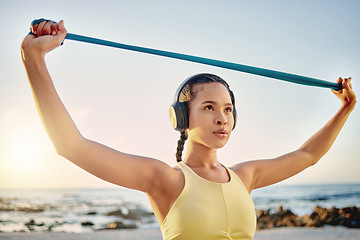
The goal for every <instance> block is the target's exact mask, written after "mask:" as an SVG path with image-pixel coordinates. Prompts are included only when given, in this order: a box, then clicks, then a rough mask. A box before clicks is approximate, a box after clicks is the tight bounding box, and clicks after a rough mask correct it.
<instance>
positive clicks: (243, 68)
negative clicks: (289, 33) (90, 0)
mask: <svg viewBox="0 0 360 240" xmlns="http://www.w3.org/2000/svg"><path fill="white" fill-rule="evenodd" d="M44 20H45V19H38V20H34V21H33V22H32V23H31V25H35V24H38V23H40V22H41V21H44ZM65 39H69V40H74V41H80V42H87V43H93V44H98V45H103V46H109V47H115V48H121V49H126V50H131V51H137V52H142V53H149V54H154V55H159V56H164V57H169V58H175V59H180V60H185V61H190V62H196V63H202V64H206V65H211V66H216V67H221V68H226V69H231V70H235V71H240V72H246V73H250V74H255V75H259V76H264V77H269V78H274V79H279V80H283V81H287V82H292V83H297V84H302V85H308V86H315V87H324V88H331V89H334V90H336V91H337V90H340V89H342V85H341V84H340V83H333V82H328V81H324V80H320V79H316V78H310V77H304V76H300V75H295V74H291V73H284V72H279V71H274V70H269V69H264V68H258V67H252V66H247V65H242V64H237V63H231V62H225V61H220V60H214V59H209V58H203V57H196V56H191V55H186V54H181V53H174V52H168V51H162V50H157V49H151V48H144V47H138V46H132V45H127V44H122V43H116V42H111V41H107V40H101V39H97V38H92V37H86V36H81V35H77V34H72V33H68V34H67V35H66V37H65Z"/></svg>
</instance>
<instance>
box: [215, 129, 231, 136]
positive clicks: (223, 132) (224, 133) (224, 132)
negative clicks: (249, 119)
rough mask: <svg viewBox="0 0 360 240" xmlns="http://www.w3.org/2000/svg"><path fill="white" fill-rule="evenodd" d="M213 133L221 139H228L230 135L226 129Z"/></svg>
mask: <svg viewBox="0 0 360 240" xmlns="http://www.w3.org/2000/svg"><path fill="white" fill-rule="evenodd" d="M213 133H214V134H215V136H217V137H219V138H226V137H227V136H228V135H229V133H228V132H227V131H226V130H225V129H219V130H217V131H215V132H213Z"/></svg>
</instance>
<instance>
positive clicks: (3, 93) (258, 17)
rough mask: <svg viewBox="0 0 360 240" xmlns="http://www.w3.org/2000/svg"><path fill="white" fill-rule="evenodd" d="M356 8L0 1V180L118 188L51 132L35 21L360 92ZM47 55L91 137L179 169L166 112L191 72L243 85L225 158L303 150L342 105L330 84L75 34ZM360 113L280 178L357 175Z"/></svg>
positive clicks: (351, 178) (344, 4)
mask: <svg viewBox="0 0 360 240" xmlns="http://www.w3.org/2000/svg"><path fill="white" fill-rule="evenodd" d="M359 12H360V2H359V1H356V0H352V1H351V0H315V1H312V0H311V1H310V0H305V1H286V0H274V1H267V0H260V1H240V0H237V1H235V0H234V1H215V0H208V1H193V0H191V1H190V0H182V1H156V0H154V1H145V0H142V1H124V0H122V1H106V0H103V1H91V0H87V1H67V0H63V1H50V2H49V1H42V0H38V1H10V0H3V1H1V2H0V22H2V34H1V38H0V43H1V44H0V50H1V55H0V188H5V189H8V188H111V187H115V186H114V185H112V184H110V183H107V182H104V181H103V180H100V179H98V178H96V177H94V176H92V175H90V174H89V173H87V172H85V171H84V170H82V169H80V168H78V167H77V166H75V165H73V164H72V163H70V162H69V161H67V160H66V159H64V158H62V157H60V156H58V155H57V154H56V152H55V150H54V147H53V146H52V144H51V142H50V140H49V138H48V136H47V135H46V133H45V130H44V128H43V126H42V124H41V121H40V119H39V116H38V114H37V111H36V107H35V104H34V101H33V97H32V94H31V90H30V86H29V84H28V80H27V77H26V73H25V70H24V67H23V64H22V62H21V58H20V45H21V42H22V39H23V37H24V36H25V35H26V34H27V33H28V29H29V24H30V22H31V21H32V20H33V19H37V18H41V17H44V18H48V19H53V20H55V21H59V20H61V19H63V20H64V22H65V27H66V28H67V30H68V32H69V33H75V34H80V35H85V36H92V37H96V38H101V39H106V40H111V41H115V42H120V43H125V44H130V45H135V46H143V47H149V48H155V49H161V50H167V51H174V52H178V53H184V54H190V55H195V56H202V57H207V58H213V59H219V60H224V61H229V62H235V63H240V64H245V65H250V66H257V67H261V68H267V69H273V70H278V71H283V72H289V73H294V74H298V75H303V76H308V77H313V78H319V79H323V80H326V81H331V82H335V81H336V79H337V78H338V77H350V76H351V77H352V79H353V80H352V84H353V89H354V91H355V92H356V93H357V94H358V95H360V68H359V66H360V47H359V42H360V16H359ZM46 62H47V67H48V70H49V72H50V74H51V76H52V78H53V81H54V84H55V86H56V89H57V91H58V93H59V95H60V97H61V99H62V101H63V103H64V104H65V106H66V107H67V109H68V111H69V113H70V114H71V116H72V117H73V119H74V121H75V123H76V124H77V126H78V128H79V129H80V131H81V133H82V134H83V135H84V137H86V138H89V139H91V140H94V141H97V142H100V143H102V144H105V145H107V146H110V147H112V148H115V149H117V150H119V151H123V152H127V153H131V154H137V155H142V156H149V157H153V158H157V159H160V160H162V161H164V162H166V163H168V164H169V165H171V166H173V165H176V160H175V150H176V144H177V140H178V138H179V133H178V132H176V131H174V130H173V129H172V128H171V125H170V122H169V117H168V108H169V106H170V105H171V103H172V101H173V97H174V94H175V91H176V89H177V87H178V86H179V84H180V83H181V82H182V81H183V80H184V79H186V78H187V77H188V76H191V75H193V74H196V73H201V72H209V73H213V74H216V75H219V76H221V77H223V78H224V79H225V80H226V81H227V82H228V83H229V84H230V86H231V89H232V90H233V91H234V93H235V98H236V108H237V112H238V122H237V127H236V128H235V130H234V132H233V133H232V135H231V137H230V140H229V142H228V144H227V145H226V146H225V147H224V148H223V149H220V150H219V151H218V158H219V161H220V162H222V163H223V164H225V165H227V166H231V165H233V164H236V163H239V162H243V161H247V160H254V159H268V158H273V157H277V156H279V155H282V154H285V153H288V152H290V151H294V150H296V149H297V148H298V147H300V146H301V145H302V144H303V143H304V142H305V141H306V140H307V139H308V138H309V137H311V136H312V135H313V134H314V133H315V132H316V131H318V130H319V129H320V128H321V127H322V126H323V125H324V124H325V123H326V122H327V121H328V120H329V119H330V118H331V117H332V116H333V115H334V114H335V113H336V112H337V111H338V109H339V107H340V101H339V100H338V99H337V98H336V97H335V96H334V95H333V94H332V93H331V91H330V90H329V89H327V88H318V87H308V86H302V85H297V84H292V83H287V82H283V81H279V80H274V79H270V78H266V77H260V76H255V75H250V74H246V73H241V72H236V71H232V70H226V69H221V68H216V67H211V66H206V65H201V64H197V63H190V62H185V61H181V60H175V59H169V58H164V57H159V56H153V55H149V54H143V53H137V52H131V51H126V50H120V49H115V48H109V47H103V46H97V45H92V44H86V43H80V42H74V41H71V40H65V42H64V44H63V46H61V47H59V48H57V49H55V50H54V51H52V52H50V53H49V54H48V55H47V56H46ZM359 109H360V108H359V106H357V107H356V108H355V110H354V111H353V112H352V113H351V115H350V118H349V120H348V121H347V123H346V124H345V126H344V128H343V129H342V131H341V133H340V135H339V137H338V138H337V140H336V141H335V143H334V145H333V147H332V148H331V149H330V151H329V152H328V153H327V154H326V155H325V156H324V157H323V159H322V160H321V161H320V162H319V163H318V164H317V165H315V166H313V167H311V168H309V169H307V170H305V171H304V172H302V173H300V174H298V175H296V176H295V177H292V178H290V179H288V180H286V181H284V182H283V183H282V184H314V183H348V182H360V174H359V172H360V157H359V156H360V124H359V123H360V110H359ZM103 161H106V159H104V160H103ZM274 174H276V173H274Z"/></svg>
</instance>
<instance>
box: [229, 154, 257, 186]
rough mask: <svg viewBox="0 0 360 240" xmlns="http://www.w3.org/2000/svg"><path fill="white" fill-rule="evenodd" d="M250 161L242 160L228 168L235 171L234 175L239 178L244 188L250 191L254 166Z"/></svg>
mask: <svg viewBox="0 0 360 240" xmlns="http://www.w3.org/2000/svg"><path fill="white" fill-rule="evenodd" d="M251 163H252V162H251V161H250V162H242V163H238V164H235V165H233V166H231V167H229V169H231V170H232V171H233V172H235V173H236V175H237V176H238V177H239V178H240V179H241V181H242V182H243V184H244V185H245V187H246V189H247V190H248V191H249V192H251V190H252V189H253V186H252V185H253V178H254V167H253V164H251Z"/></svg>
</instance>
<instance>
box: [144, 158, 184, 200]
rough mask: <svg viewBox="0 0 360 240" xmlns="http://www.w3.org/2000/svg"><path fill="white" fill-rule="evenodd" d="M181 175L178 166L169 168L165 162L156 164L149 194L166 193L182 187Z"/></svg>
mask: <svg viewBox="0 0 360 240" xmlns="http://www.w3.org/2000/svg"><path fill="white" fill-rule="evenodd" d="M183 178H184V176H183V174H182V171H181V169H180V167H179V166H178V165H176V166H170V165H168V164H166V163H165V162H161V163H158V166H157V168H156V171H155V172H154V173H153V181H152V187H151V189H150V192H149V194H150V195H151V192H152V193H156V192H164V191H165V192H167V191H171V190H172V189H174V188H175V189H176V188H177V186H179V187H180V188H181V187H182V185H181V183H182V182H183Z"/></svg>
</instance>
